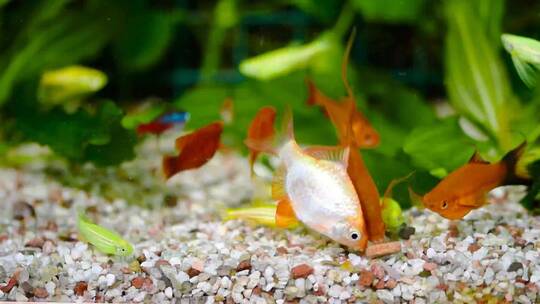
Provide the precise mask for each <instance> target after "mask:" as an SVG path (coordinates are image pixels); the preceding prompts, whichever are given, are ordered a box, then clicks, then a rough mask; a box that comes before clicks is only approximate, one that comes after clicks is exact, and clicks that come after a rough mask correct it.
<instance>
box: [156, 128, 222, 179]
mask: <svg viewBox="0 0 540 304" xmlns="http://www.w3.org/2000/svg"><path fill="white" fill-rule="evenodd" d="M222 132H223V123H222V122H220V121H219V122H214V123H211V124H209V125H207V126H205V127H202V128H200V129H198V130H196V131H194V132H192V133H190V134H187V135H184V136H181V137H179V138H177V139H176V149H177V150H178V151H180V154H179V155H178V156H164V157H163V162H162V165H163V172H164V174H165V177H166V178H170V177H171V176H173V175H175V174H177V173H178V172H181V171H185V170H189V169H195V168H199V167H200V166H202V165H204V164H206V163H207V162H208V161H209V160H210V159H211V158H212V157H213V156H214V154H215V153H216V151H217V149H218V148H219V147H220V137H221V133H222Z"/></svg>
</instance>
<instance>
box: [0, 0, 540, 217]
mask: <svg viewBox="0 0 540 304" xmlns="http://www.w3.org/2000/svg"><path fill="white" fill-rule="evenodd" d="M532 6H533V7H531V4H530V3H528V2H526V1H513V2H512V3H509V2H505V1H504V0H478V1H466V0H446V1H443V2H440V1H430V0H410V1H390V0H348V1H331V0H321V1H315V0H278V1H274V0H272V1H264V2H253V3H251V2H246V1H240V0H218V1H196V2H195V1H143V0H136V1H127V0H121V1H112V2H111V1H103V0H86V1H68V0H60V1H53V2H51V1H32V2H22V1H9V0H4V1H0V121H1V125H0V158H1V155H4V154H5V153H7V151H9V149H10V147H14V146H17V145H18V144H20V143H23V142H28V141H32V142H38V143H40V144H42V145H46V146H48V147H50V148H51V149H52V150H53V151H54V152H55V153H56V154H57V155H59V156H62V157H64V158H67V159H69V160H71V162H72V163H74V164H82V163H85V162H92V163H94V164H96V165H102V166H110V165H117V164H119V163H121V162H122V161H125V160H129V159H131V158H132V157H133V156H134V154H133V147H134V145H135V144H136V142H137V138H136V136H135V132H134V129H135V127H136V123H137V122H139V120H140V119H142V120H141V121H140V122H148V120H149V119H152V118H153V117H156V116H158V115H159V113H160V112H161V111H162V109H165V108H167V107H175V108H178V109H181V110H186V111H188V112H189V113H190V114H191V120H190V121H189V123H188V124H187V127H188V128H198V127H201V126H203V125H206V124H208V123H210V122H213V121H215V120H219V119H221V113H220V111H221V109H222V105H223V102H224V100H225V99H226V98H231V99H232V100H233V103H234V115H233V117H234V119H233V120H232V121H231V123H230V124H227V125H226V126H225V129H224V137H223V140H224V142H225V144H226V145H229V146H235V147H238V148H239V149H244V148H243V146H242V144H241V143H242V139H243V138H245V135H246V134H245V133H246V129H247V126H248V124H249V122H250V119H251V118H252V117H253V115H254V113H255V112H256V111H257V110H258V109H259V108H260V107H261V106H263V105H266V104H272V105H273V106H275V107H276V108H278V109H279V108H283V107H284V106H285V105H290V106H291V107H292V109H293V111H294V112H295V128H296V131H297V137H298V140H299V142H300V143H303V144H335V143H336V142H337V139H335V135H334V131H333V129H332V126H331V124H330V123H329V122H328V121H327V119H326V118H325V116H324V115H323V113H321V112H320V111H318V110H315V109H314V108H310V107H307V106H306V105H305V100H306V97H307V96H306V92H307V89H306V85H305V80H306V78H310V79H312V80H313V81H314V82H315V83H316V85H317V87H319V88H320V89H321V90H323V91H324V92H325V93H326V94H328V95H329V96H331V97H334V98H337V97H342V96H344V95H345V89H344V87H343V84H342V82H341V78H340V70H341V59H342V54H343V41H344V40H345V38H346V37H347V35H348V33H349V30H350V29H351V28H352V27H353V26H355V27H356V28H357V31H358V38H357V41H356V43H355V46H354V48H353V52H352V60H351V61H352V63H354V65H351V66H350V67H349V69H348V70H349V76H348V77H349V79H350V82H351V84H352V87H353V89H354V90H355V92H354V93H355V96H357V102H358V107H359V109H361V111H362V112H363V113H364V114H365V116H366V117H368V119H369V120H370V121H371V123H372V124H373V126H374V127H375V128H376V129H377V130H378V131H379V133H380V135H381V144H380V146H379V147H377V148H376V149H372V150H366V151H364V152H363V156H364V158H365V161H366V165H367V166H368V168H369V170H370V172H371V174H372V175H373V178H374V180H375V182H376V183H377V187H378V188H379V191H381V192H383V191H384V189H385V188H386V186H387V185H388V183H389V182H390V181H391V180H392V179H394V178H396V177H399V176H404V175H406V174H408V173H410V172H412V171H416V174H415V175H414V176H413V177H412V178H411V181H410V184H411V186H412V188H413V189H414V190H415V191H418V192H419V193H422V192H425V191H426V190H428V189H430V187H432V186H433V185H434V184H435V183H436V182H437V181H438V179H440V178H442V177H444V176H445V175H446V174H447V173H448V172H450V171H452V170H454V169H456V168H457V167H459V166H460V165H462V164H464V163H466V162H467V160H468V159H469V158H470V157H471V155H472V154H473V153H474V151H475V150H476V149H478V150H479V151H480V153H481V154H482V156H483V157H484V158H486V159H488V160H490V161H496V160H498V159H499V158H500V157H502V155H504V153H505V152H507V151H509V150H510V149H511V148H512V147H514V146H516V145H517V144H519V143H520V142H521V141H523V140H525V139H526V140H527V141H528V142H529V144H530V146H531V147H532V148H530V149H529V150H530V151H534V146H535V145H538V137H539V136H540V127H539V125H540V115H539V114H540V93H539V91H538V89H537V88H536V87H532V88H531V89H529V88H527V86H526V85H524V84H523V83H522V82H521V81H520V80H519V76H521V77H523V72H522V71H521V70H519V69H518V72H519V76H518V73H516V72H515V70H514V68H513V66H512V60H514V62H515V58H516V57H515V56H516V55H515V53H511V55H512V56H509V55H508V54H505V53H504V50H503V48H502V43H501V34H502V32H509V33H514V34H520V35H525V36H529V37H531V38H538V35H540V33H539V32H538V31H537V28H538V25H539V24H540V21H539V19H538V18H537V16H536V15H535V14H534V13H533V12H534V11H535V8H536V11H538V9H539V8H540V4H532ZM527 79H529V80H530V79H531V78H530V77H529V78H527ZM531 83H532V81H528V83H527V84H528V85H530V84H531ZM153 96H159V97H161V98H163V99H164V100H165V101H162V102H161V103H156V105H155V107H156V108H157V110H155V111H154V110H152V109H150V110H147V112H145V113H147V114H148V113H151V115H150V114H148V115H150V116H148V117H146V116H145V117H146V118H145V117H142V116H139V117H138V118H137V117H136V116H131V117H129V116H128V117H127V118H126V114H127V112H128V111H129V110H130V109H131V108H132V106H133V105H137V104H139V103H141V102H142V100H144V98H147V97H153ZM163 103H167V106H164V105H163ZM141 117H142V118H141ZM122 120H124V123H123V124H122V123H121V122H122ZM530 155H533V156H534V155H537V154H534V153H532V152H531V153H529V157H528V158H527V160H528V163H526V164H522V167H524V168H529V167H531V166H534V165H535V164H537V163H538V158H537V157H533V156H530ZM531 168H532V167H531ZM531 175H532V176H535V175H534V174H531ZM535 178H536V179H537V180H540V177H535ZM533 188H534V187H533ZM536 188H540V186H538V183H537V186H536ZM536 191H537V192H538V190H536ZM532 192H534V191H532ZM394 194H395V195H394V197H395V198H396V200H397V201H399V202H400V203H401V204H402V206H404V207H407V206H409V205H410V199H409V195H408V191H407V185H406V184H402V185H399V186H398V187H396V189H395V190H394ZM536 195H537V193H533V194H530V195H529V197H528V200H529V203H528V205H527V206H529V207H532V206H533V204H532V203H530V202H532V201H533V200H534V198H535V196H536Z"/></svg>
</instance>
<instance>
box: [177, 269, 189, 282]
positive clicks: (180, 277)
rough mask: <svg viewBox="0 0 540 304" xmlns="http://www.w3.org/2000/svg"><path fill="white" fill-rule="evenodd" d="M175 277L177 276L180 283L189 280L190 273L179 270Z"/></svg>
mask: <svg viewBox="0 0 540 304" xmlns="http://www.w3.org/2000/svg"><path fill="white" fill-rule="evenodd" d="M175 278H176V281H178V283H184V282H187V281H189V275H188V274H187V273H185V272H183V271H180V272H178V274H177V275H176V276H175Z"/></svg>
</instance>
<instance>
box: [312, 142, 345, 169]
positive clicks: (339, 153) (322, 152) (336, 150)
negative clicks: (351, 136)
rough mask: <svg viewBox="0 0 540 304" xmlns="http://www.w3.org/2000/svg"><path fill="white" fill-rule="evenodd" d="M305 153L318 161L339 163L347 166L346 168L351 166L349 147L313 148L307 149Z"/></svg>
mask: <svg viewBox="0 0 540 304" xmlns="http://www.w3.org/2000/svg"><path fill="white" fill-rule="evenodd" d="M304 152H305V153H306V154H308V155H310V156H312V157H314V158H316V159H322V160H328V161H333V162H338V163H340V164H342V165H343V166H345V168H347V166H348V164H349V153H350V148H349V147H341V146H337V147H328V146H312V147H309V148H306V149H305V150H304Z"/></svg>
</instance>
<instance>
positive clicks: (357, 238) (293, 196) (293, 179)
mask: <svg viewBox="0 0 540 304" xmlns="http://www.w3.org/2000/svg"><path fill="white" fill-rule="evenodd" d="M269 109H272V110H269ZM287 113H290V110H289V111H288V112H287ZM287 113H286V114H287ZM273 115H275V110H274V109H273V108H270V107H265V108H263V109H262V110H261V111H259V113H258V114H257V115H256V117H255V118H254V122H256V121H258V120H263V121H265V120H268V117H266V116H271V117H273ZM284 122H285V123H284V125H285V126H286V130H287V131H286V138H285V140H284V141H283V142H282V144H281V145H279V146H278V147H277V149H274V147H273V146H272V145H271V140H269V137H270V138H271V134H269V133H268V132H266V137H258V138H257V137H253V136H249V135H248V138H247V139H246V141H245V143H246V145H247V146H248V147H249V148H250V149H251V150H252V151H255V152H268V153H273V154H274V155H277V156H278V157H279V159H280V160H281V165H280V167H279V168H278V169H277V170H276V173H275V175H274V180H273V182H272V197H273V198H274V199H275V200H277V201H278V206H277V210H276V225H277V226H279V227H287V226H289V225H291V224H295V223H297V222H298V221H300V222H302V223H303V224H304V225H305V226H307V227H308V228H310V229H312V230H314V231H316V232H318V233H321V234H323V235H325V236H327V237H329V238H331V239H332V240H334V241H336V242H338V243H340V244H343V245H346V246H348V247H350V248H353V249H356V250H360V251H364V249H365V248H366V246H367V242H368V235H367V233H366V227H365V224H364V216H363V214H362V208H361V205H360V201H359V199H358V195H357V194H356V191H355V188H354V185H353V183H352V182H351V179H350V177H349V175H348V174H347V165H348V160H349V148H348V147H347V148H343V147H322V146H315V147H309V148H307V149H303V148H301V147H300V146H299V145H298V144H297V142H296V141H295V139H294V134H293V133H294V132H293V126H292V115H291V114H289V115H285V118H284ZM257 125H259V124H257V123H252V126H257ZM249 134H262V133H261V132H256V130H250V132H249Z"/></svg>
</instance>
